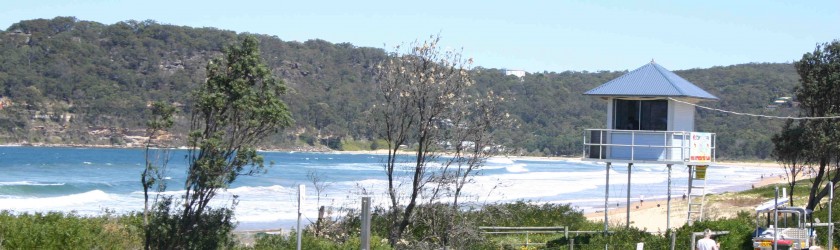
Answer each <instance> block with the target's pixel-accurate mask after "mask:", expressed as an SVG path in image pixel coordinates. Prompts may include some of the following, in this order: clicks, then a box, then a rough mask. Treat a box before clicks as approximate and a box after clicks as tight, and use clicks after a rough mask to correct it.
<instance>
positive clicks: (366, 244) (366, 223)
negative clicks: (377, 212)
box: [360, 197, 370, 250]
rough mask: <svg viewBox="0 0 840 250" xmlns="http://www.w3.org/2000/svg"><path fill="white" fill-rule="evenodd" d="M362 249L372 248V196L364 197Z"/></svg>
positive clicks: (368, 249)
mask: <svg viewBox="0 0 840 250" xmlns="http://www.w3.org/2000/svg"><path fill="white" fill-rule="evenodd" d="M361 219H362V235H361V237H360V238H361V241H362V243H361V249H362V250H370V197H362V218H361Z"/></svg>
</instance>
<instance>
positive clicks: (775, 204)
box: [773, 186, 779, 250]
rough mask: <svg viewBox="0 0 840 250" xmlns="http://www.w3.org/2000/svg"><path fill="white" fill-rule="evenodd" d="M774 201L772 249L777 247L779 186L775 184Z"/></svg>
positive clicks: (776, 249)
mask: <svg viewBox="0 0 840 250" xmlns="http://www.w3.org/2000/svg"><path fill="white" fill-rule="evenodd" d="M775 197H776V198H775V201H774V203H773V250H778V249H779V240H778V236H777V235H778V234H779V211H778V209H779V187H778V186H776V195H775Z"/></svg>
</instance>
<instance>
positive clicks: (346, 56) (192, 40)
mask: <svg viewBox="0 0 840 250" xmlns="http://www.w3.org/2000/svg"><path fill="white" fill-rule="evenodd" d="M240 35H244V34H237V33H235V32H232V31H225V30H218V29H214V28H191V27H181V26H173V25H164V24H158V23H156V22H154V21H142V22H139V21H126V22H120V23H116V24H113V25H104V24H100V23H96V22H89V21H81V20H77V19H75V18H72V17H58V18H54V19H51V20H47V19H38V20H28V21H21V22H19V23H16V24H13V25H11V26H10V27H8V28H7V29H6V30H4V31H2V32H0V86H2V89H0V105H2V110H0V143H49V144H97V145H127V144H132V143H134V142H136V141H137V139H138V138H139V137H137V136H139V135H142V134H143V128H144V121H145V118H144V117H145V114H146V112H148V111H147V107H148V104H149V103H150V102H152V101H165V102H168V103H172V104H173V105H175V106H177V107H178V108H179V114H180V115H179V117H178V119H177V124H178V125H177V126H176V131H175V132H174V133H173V134H172V136H173V137H174V138H176V139H177V138H182V137H183V135H184V133H185V129H186V121H187V120H188V118H187V117H185V115H186V114H189V110H188V109H189V108H190V98H189V97H190V92H191V90H192V89H193V87H194V86H197V84H198V83H201V82H203V81H204V77H205V74H204V67H205V65H206V63H207V61H208V60H209V59H210V58H213V57H216V56H219V55H221V49H222V48H223V47H224V46H225V45H228V44H230V43H232V42H234V41H236V39H237V37H238V36H240ZM277 35H278V36H280V37H282V34H277ZM423 35H424V34H418V36H423ZM255 36H257V37H258V38H259V40H260V42H261V50H262V56H263V58H264V60H265V61H266V63H267V64H268V65H269V67H271V69H272V71H273V72H274V74H275V75H277V76H278V77H280V78H282V79H283V80H284V81H285V82H286V85H287V86H288V87H289V91H288V93H287V94H286V96H285V97H284V100H285V101H286V103H287V104H288V105H289V107H290V108H291V110H292V112H293V117H294V119H295V125H294V128H293V129H289V130H286V131H284V132H283V133H282V134H280V135H278V136H276V137H275V138H272V140H271V144H270V145H265V147H267V148H282V149H298V148H327V147H329V148H333V149H369V148H370V147H371V146H375V143H371V142H372V141H373V138H371V136H372V135H373V133H372V132H371V131H373V130H374V129H376V128H375V127H371V125H370V124H369V123H368V122H367V119H366V112H367V111H368V110H369V109H370V107H371V105H372V103H373V100H374V95H375V93H376V90H375V84H374V83H373V79H372V75H373V68H374V65H375V64H376V63H377V62H379V61H381V60H382V59H383V58H385V57H386V53H385V51H383V50H382V49H378V48H365V47H356V46H353V45H352V44H348V43H339V44H334V43H330V42H327V41H323V40H309V41H306V42H303V43H301V42H295V41H283V40H281V38H280V37H278V36H268V35H255ZM803 53H804V51H803ZM467 56H469V55H467ZM796 59H798V58H791V60H796ZM477 63H478V64H481V62H477ZM645 63H646V62H639V65H638V66H642V65H644V64H645ZM664 66H666V67H667V65H664ZM473 73H474V74H473V77H474V79H475V81H476V84H477V85H478V86H479V87H480V88H485V89H491V90H493V91H494V92H495V93H498V94H501V95H505V96H506V97H507V100H508V101H509V102H508V103H507V104H506V105H507V108H508V110H509V112H510V114H511V115H512V116H513V117H514V118H516V119H517V120H518V126H517V127H516V128H514V129H513V130H511V131H504V132H502V136H501V141H500V142H499V143H500V144H503V145H505V146H507V148H508V149H511V150H513V151H515V153H521V154H536V155H575V154H579V152H580V151H581V146H580V142H581V141H582V134H583V132H582V130H583V129H584V128H602V127H604V125H603V123H604V121H605V118H604V117H605V115H606V114H605V112H606V106H605V102H604V101H601V100H600V99H597V98H592V97H589V96H584V95H582V93H583V92H585V91H586V90H589V89H591V88H593V87H596V86H598V85H600V84H602V83H604V82H607V81H609V80H611V79H613V78H615V77H618V76H620V75H621V74H623V73H625V72H559V73H557V72H542V73H530V74H528V75H526V76H525V77H523V78H518V77H515V76H505V75H504V74H503V71H502V70H499V69H486V68H476V69H474V70H473ZM675 73H677V74H679V75H681V76H682V77H684V78H685V79H687V80H689V81H691V82H693V83H695V84H697V85H698V86H700V87H702V88H704V89H706V90H708V91H709V92H711V93H712V94H714V95H716V96H718V97H719V98H720V99H721V100H720V101H718V102H706V103H703V104H705V105H708V106H711V107H716V108H722V109H728V110H736V111H741V112H750V113H760V114H770V115H790V114H792V113H791V112H795V110H794V109H792V108H790V107H786V106H781V107H779V108H776V109H767V108H766V106H767V105H768V104H770V103H771V102H772V101H773V100H774V99H775V98H777V97H781V96H791V95H792V91H793V88H794V87H795V86H796V85H797V84H798V82H797V81H798V76H797V75H796V72H795V71H794V69H793V66H792V65H791V64H743V65H734V66H726V67H715V68H710V69H692V70H684V71H675ZM794 115H795V114H794ZM697 121H698V129H699V130H701V131H709V132H716V133H718V141H719V143H718V145H719V151H718V156H719V157H723V158H766V157H768V155H769V153H770V151H771V149H772V143H770V140H769V138H770V136H771V135H772V134H773V133H776V132H777V131H779V129H780V126H781V124H782V122H781V121H778V120H768V119H759V118H749V117H742V116H733V115H727V114H722V113H718V112H712V111H705V110H701V111H699V112H698V117H697ZM176 143H177V140H176Z"/></svg>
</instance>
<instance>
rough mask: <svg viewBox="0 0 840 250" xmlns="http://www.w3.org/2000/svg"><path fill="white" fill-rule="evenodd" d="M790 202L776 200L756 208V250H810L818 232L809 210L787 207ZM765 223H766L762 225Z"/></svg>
mask: <svg viewBox="0 0 840 250" xmlns="http://www.w3.org/2000/svg"><path fill="white" fill-rule="evenodd" d="M787 202H788V198H779V199H774V200H771V201H768V202H765V203H762V204H761V205H759V206H758V207H756V208H755V233H754V234H753V239H752V242H753V249H755V250H772V249H774V248H773V245H774V243H775V245H777V247H778V248H777V249H797V250H799V249H811V246H812V245H813V244H814V242H815V240H816V232H815V230H814V229H813V227H812V226H810V225H809V223H808V218H809V217H810V215H811V212H812V211H810V210H807V209H805V208H801V207H787V206H786V205H785V204H786V203H787ZM762 222H763V223H762Z"/></svg>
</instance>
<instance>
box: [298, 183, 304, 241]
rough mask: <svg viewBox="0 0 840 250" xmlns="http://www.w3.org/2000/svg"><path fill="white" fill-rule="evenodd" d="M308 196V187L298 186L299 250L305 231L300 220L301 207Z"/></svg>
mask: <svg viewBox="0 0 840 250" xmlns="http://www.w3.org/2000/svg"><path fill="white" fill-rule="evenodd" d="M305 194H306V186H305V185H303V184H301V185H300V186H298V218H297V250H300V244H301V239H302V236H303V234H302V233H303V230H301V228H300V218H301V215H303V214H302V213H301V207H303V201H304V200H305V197H304V195H305Z"/></svg>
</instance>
